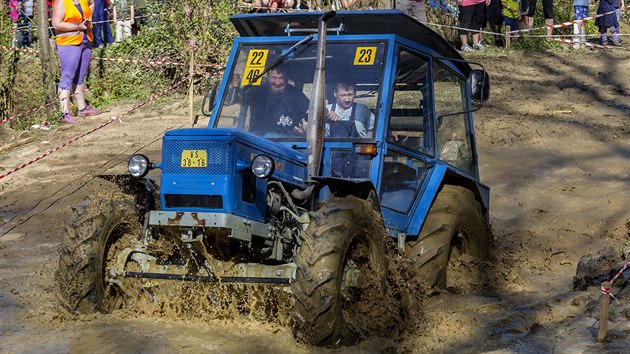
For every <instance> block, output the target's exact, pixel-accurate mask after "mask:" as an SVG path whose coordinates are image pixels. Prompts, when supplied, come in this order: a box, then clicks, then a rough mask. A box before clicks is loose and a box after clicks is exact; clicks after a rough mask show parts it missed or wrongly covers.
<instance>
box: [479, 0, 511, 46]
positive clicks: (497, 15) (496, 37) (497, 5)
mask: <svg viewBox="0 0 630 354" xmlns="http://www.w3.org/2000/svg"><path fill="white" fill-rule="evenodd" d="M485 14H486V18H485V19H486V21H484V23H483V24H482V26H481V30H482V31H483V29H484V28H486V23H485V22H488V23H487V24H489V25H490V31H491V32H492V33H493V34H492V39H493V41H494V45H496V46H497V47H505V42H504V40H503V37H502V36H501V35H500V33H501V27H502V26H503V10H502V7H501V0H490V3H489V4H488V5H487V6H486V12H485ZM479 43H480V44H482V45H483V32H482V33H481V35H480V37H479Z"/></svg>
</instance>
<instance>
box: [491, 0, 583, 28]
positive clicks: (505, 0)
mask: <svg viewBox="0 0 630 354" xmlns="http://www.w3.org/2000/svg"><path fill="white" fill-rule="evenodd" d="M586 1H588V0H586ZM518 3H519V1H518V0H501V4H503V20H504V22H505V26H509V27H510V31H515V30H517V29H519V30H520V29H522V26H521V24H522V23H523V21H522V20H521V19H522V17H521V13H520V11H519V5H518Z"/></svg>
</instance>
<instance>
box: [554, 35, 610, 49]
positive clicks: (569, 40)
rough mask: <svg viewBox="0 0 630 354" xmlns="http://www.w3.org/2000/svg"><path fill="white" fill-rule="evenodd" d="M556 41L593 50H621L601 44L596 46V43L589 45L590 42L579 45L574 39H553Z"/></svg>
mask: <svg viewBox="0 0 630 354" xmlns="http://www.w3.org/2000/svg"><path fill="white" fill-rule="evenodd" d="M552 39H553V40H554V41H557V42H562V43H569V44H583V45H585V46H587V47H591V48H600V49H619V47H613V46H609V45H601V44H595V43H588V42H584V43H578V42H574V41H573V39H568V38H552Z"/></svg>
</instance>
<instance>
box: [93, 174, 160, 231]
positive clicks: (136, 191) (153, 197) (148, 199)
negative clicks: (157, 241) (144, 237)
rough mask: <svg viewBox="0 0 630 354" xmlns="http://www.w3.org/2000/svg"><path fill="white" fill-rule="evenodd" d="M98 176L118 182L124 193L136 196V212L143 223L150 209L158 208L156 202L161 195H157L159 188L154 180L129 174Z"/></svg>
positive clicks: (117, 184)
mask: <svg viewBox="0 0 630 354" xmlns="http://www.w3.org/2000/svg"><path fill="white" fill-rule="evenodd" d="M97 177H98V178H101V179H104V180H106V181H109V182H112V183H114V184H116V186H118V188H120V190H121V191H122V192H123V193H125V194H129V195H132V196H133V197H134V199H135V201H136V212H137V213H138V217H139V219H140V222H141V223H142V222H143V219H144V215H145V214H146V213H147V212H148V211H150V210H155V209H156V206H157V203H156V202H157V201H159V196H158V195H157V194H158V193H159V192H158V190H159V189H158V186H157V183H156V182H155V181H154V180H152V179H150V178H146V177H144V178H135V177H132V176H131V175H127V174H120V175H98V176H97Z"/></svg>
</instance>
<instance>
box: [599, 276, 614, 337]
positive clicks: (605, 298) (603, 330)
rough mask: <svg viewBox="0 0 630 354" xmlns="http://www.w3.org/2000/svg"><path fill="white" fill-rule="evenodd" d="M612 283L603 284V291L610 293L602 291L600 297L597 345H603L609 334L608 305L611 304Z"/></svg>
mask: <svg viewBox="0 0 630 354" xmlns="http://www.w3.org/2000/svg"><path fill="white" fill-rule="evenodd" d="M610 286H611V285H610V282H607V281H605V282H603V283H602V290H603V289H608V291H606V292H604V291H602V294H601V296H600V297H599V331H598V332H597V343H603V342H604V341H605V340H606V334H607V333H608V304H609V303H610V293H609V292H610Z"/></svg>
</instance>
